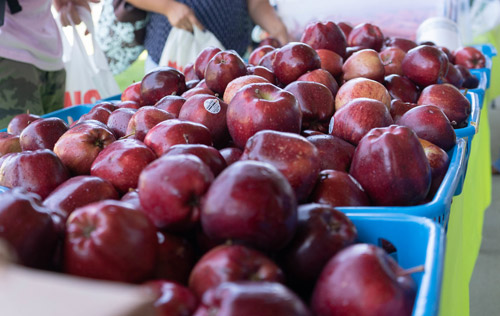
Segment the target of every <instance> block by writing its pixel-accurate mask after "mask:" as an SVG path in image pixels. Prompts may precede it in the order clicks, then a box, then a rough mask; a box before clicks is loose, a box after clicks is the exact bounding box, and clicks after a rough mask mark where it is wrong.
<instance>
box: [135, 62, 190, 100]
mask: <svg viewBox="0 0 500 316" xmlns="http://www.w3.org/2000/svg"><path fill="white" fill-rule="evenodd" d="M184 91H186V79H185V77H184V75H183V74H182V73H181V72H180V71H178V70H177V69H175V68H172V67H157V68H155V69H154V70H153V71H151V72H149V73H147V74H146V75H145V76H144V77H143V78H142V81H141V102H142V105H154V104H156V102H158V100H160V99H161V98H163V97H164V96H166V95H171V94H175V95H181V94H182V93H183V92H184Z"/></svg>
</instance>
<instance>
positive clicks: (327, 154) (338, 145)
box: [307, 134, 355, 171]
mask: <svg viewBox="0 0 500 316" xmlns="http://www.w3.org/2000/svg"><path fill="white" fill-rule="evenodd" d="M307 140H308V141H309V142H311V143H312V144H313V145H314V146H316V148H317V149H318V154H319V157H320V158H321V159H320V166H321V170H325V169H333V170H339V171H349V166H350V165H351V160H352V156H353V155H354V149H355V147H354V146H353V145H351V144H350V143H348V142H346V141H345V140H343V139H342V138H340V137H336V136H333V135H325V134H319V135H311V136H308V137H307Z"/></svg>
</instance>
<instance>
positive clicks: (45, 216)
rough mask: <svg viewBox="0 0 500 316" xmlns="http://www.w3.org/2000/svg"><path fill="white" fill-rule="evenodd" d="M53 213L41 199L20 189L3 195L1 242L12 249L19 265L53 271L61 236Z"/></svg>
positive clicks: (0, 227)
mask: <svg viewBox="0 0 500 316" xmlns="http://www.w3.org/2000/svg"><path fill="white" fill-rule="evenodd" d="M51 213H52V210H49V209H47V208H45V207H43V206H42V203H41V201H40V197H39V196H38V195H36V194H34V193H28V192H26V191H24V190H23V189H21V188H14V189H12V190H10V191H7V192H4V193H1V194H0V239H2V240H5V241H6V242H7V244H8V245H9V246H11V247H12V249H13V250H14V253H15V255H16V256H17V262H18V263H20V264H23V265H25V266H28V267H33V268H49V267H50V264H51V262H52V260H53V257H54V254H55V250H56V247H57V241H58V233H59V232H58V230H57V226H56V223H55V222H54V217H53V216H52V215H51Z"/></svg>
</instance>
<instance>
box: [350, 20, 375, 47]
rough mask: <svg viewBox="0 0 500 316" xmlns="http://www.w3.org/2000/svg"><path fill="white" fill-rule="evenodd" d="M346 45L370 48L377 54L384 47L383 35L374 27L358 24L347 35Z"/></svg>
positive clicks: (368, 24) (367, 24)
mask: <svg viewBox="0 0 500 316" xmlns="http://www.w3.org/2000/svg"><path fill="white" fill-rule="evenodd" d="M347 44H348V45H349V46H351V47H356V46H357V47H362V48H363V49H365V48H370V49H373V50H376V51H377V52H379V51H380V49H381V48H382V46H383V45H384V34H382V31H381V30H380V28H379V27H378V26H376V25H373V24H370V23H363V24H358V25H356V26H355V27H354V28H353V29H352V31H351V32H350V33H349V36H348V37H347Z"/></svg>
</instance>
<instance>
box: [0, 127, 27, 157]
mask: <svg viewBox="0 0 500 316" xmlns="http://www.w3.org/2000/svg"><path fill="white" fill-rule="evenodd" d="M21 150H22V149H21V144H20V143H19V135H13V134H10V133H8V132H0V157H2V156H3V155H6V154H9V153H16V152H20V151H21Z"/></svg>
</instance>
